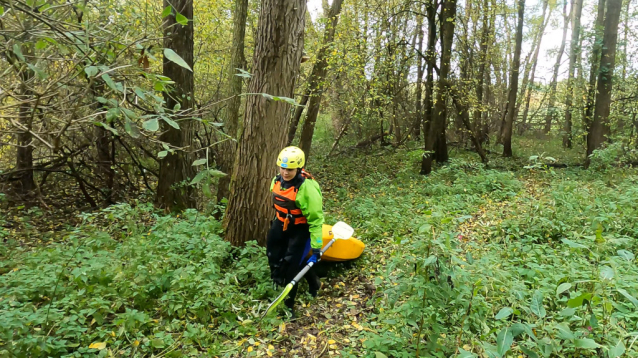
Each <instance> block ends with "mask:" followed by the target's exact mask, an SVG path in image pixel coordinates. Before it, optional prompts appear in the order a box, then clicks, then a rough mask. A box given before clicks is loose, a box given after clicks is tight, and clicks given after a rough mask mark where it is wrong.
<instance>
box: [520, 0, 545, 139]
mask: <svg viewBox="0 0 638 358" xmlns="http://www.w3.org/2000/svg"><path fill="white" fill-rule="evenodd" d="M548 5H549V0H545V1H543V13H542V15H541V24H540V27H539V29H538V34H536V38H535V39H534V46H533V48H534V54H533V55H532V58H531V63H530V64H531V71H530V74H529V77H527V74H525V77H524V78H523V90H522V95H523V101H522V102H519V104H518V106H517V107H520V105H521V104H522V103H525V108H524V109H523V119H522V120H521V125H520V130H519V133H520V134H523V133H524V132H525V127H526V126H527V116H528V113H529V102H530V100H531V97H532V90H533V87H534V79H535V77H536V65H537V64H538V55H539V53H540V49H541V43H542V41H543V35H544V34H545V27H546V26H547V23H548V22H549V18H550V17H551V16H552V11H551V9H550V11H549V16H547V20H545V18H546V16H545V14H546V13H547V7H548Z"/></svg>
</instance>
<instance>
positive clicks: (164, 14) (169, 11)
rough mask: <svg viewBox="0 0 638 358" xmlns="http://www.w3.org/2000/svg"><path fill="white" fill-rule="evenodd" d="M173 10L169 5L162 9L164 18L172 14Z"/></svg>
mask: <svg viewBox="0 0 638 358" xmlns="http://www.w3.org/2000/svg"><path fill="white" fill-rule="evenodd" d="M172 12H173V8H172V7H170V6H167V7H165V8H164V11H162V19H163V18H165V17H166V16H168V15H170V14H171V13H172Z"/></svg>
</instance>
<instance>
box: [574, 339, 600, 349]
mask: <svg viewBox="0 0 638 358" xmlns="http://www.w3.org/2000/svg"><path fill="white" fill-rule="evenodd" d="M574 347H576V348H584V349H594V348H598V347H600V344H598V343H596V342H595V341H594V340H593V339H589V338H582V339H576V340H574Z"/></svg>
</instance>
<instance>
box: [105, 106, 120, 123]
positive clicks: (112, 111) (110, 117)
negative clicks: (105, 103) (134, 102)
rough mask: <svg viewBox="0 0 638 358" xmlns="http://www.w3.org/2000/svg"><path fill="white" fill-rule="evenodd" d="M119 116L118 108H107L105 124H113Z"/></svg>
mask: <svg viewBox="0 0 638 358" xmlns="http://www.w3.org/2000/svg"><path fill="white" fill-rule="evenodd" d="M119 116H120V110H119V109H118V108H109V110H108V111H106V121H107V122H113V121H114V120H115V119H117V117H119Z"/></svg>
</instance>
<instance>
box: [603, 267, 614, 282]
mask: <svg viewBox="0 0 638 358" xmlns="http://www.w3.org/2000/svg"><path fill="white" fill-rule="evenodd" d="M600 278H601V279H603V280H611V279H612V278H614V270H613V269H612V268H611V267H609V266H603V267H601V268H600Z"/></svg>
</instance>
